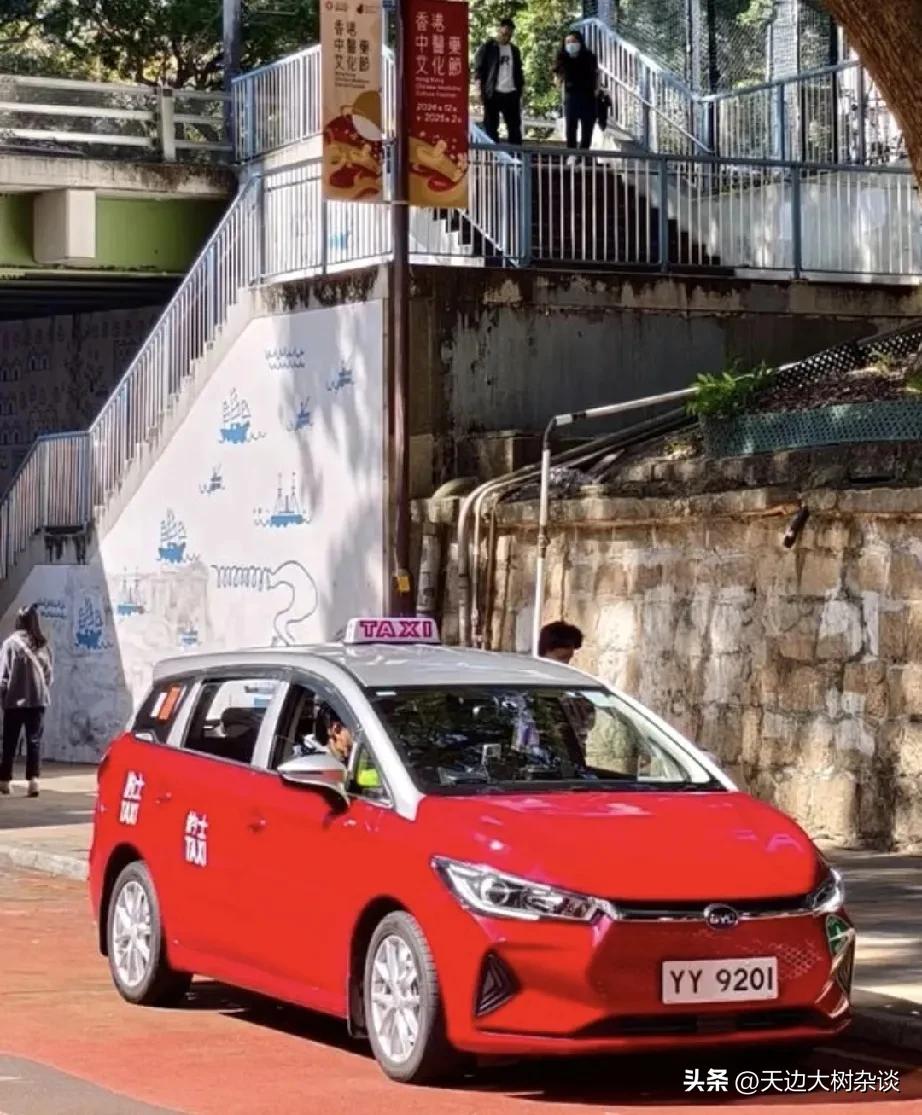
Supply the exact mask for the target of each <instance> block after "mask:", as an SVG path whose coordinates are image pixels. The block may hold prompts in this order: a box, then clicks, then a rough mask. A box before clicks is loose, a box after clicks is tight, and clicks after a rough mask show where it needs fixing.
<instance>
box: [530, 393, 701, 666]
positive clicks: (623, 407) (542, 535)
mask: <svg viewBox="0 0 922 1115" xmlns="http://www.w3.org/2000/svg"><path fill="white" fill-rule="evenodd" d="M694 394H695V388H693V387H688V388H685V389H684V390H683V391H670V392H668V393H667V394H665V395H650V396H648V397H647V398H645V399H631V400H630V401H629V402H626V403H611V404H610V405H609V406H604V407H593V408H592V409H590V410H578V411H573V412H572V413H570V414H555V415H554V417H553V418H551V420H550V421H549V422H548V424H547V426H546V427H545V430H544V437H543V438H542V440H541V494H540V497H539V501H538V557H537V562H536V565H535V611H534V616H533V618H532V635H531V650H532V654H533V655H535V657H537V655H538V642H539V639H540V637H541V627H542V623H541V619H542V615H543V612H544V580H545V565H546V563H547V546H548V535H547V522H548V502H549V498H550V494H549V489H550V481H551V435H552V434H553V433H554V431H555V430H556V429H558V428H559V427H560V426H570V425H572V424H573V423H574V422H585V421H591V420H592V419H595V418H608V417H609V416H611V415H613V414H623V413H624V412H625V411H629V410H642V409H644V408H645V407H653V406H659V405H660V404H662V403H673V402H679V401H680V400H684V399H690V398H691V397H692V396H693V395H694Z"/></svg>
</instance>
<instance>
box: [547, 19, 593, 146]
mask: <svg viewBox="0 0 922 1115" xmlns="http://www.w3.org/2000/svg"><path fill="white" fill-rule="evenodd" d="M554 76H555V80H556V81H557V84H558V85H560V86H563V92H564V101H563V112H564V117H565V118H566V126H567V147H569V148H571V149H575V148H576V145H577V138H578V139H579V146H580V147H581V148H582V150H584V151H588V150H589V148H590V147H591V146H592V131H593V128H595V125H596V121H597V119H598V111H599V109H598V97H599V89H600V85H599V60H598V58H596V56H595V54H593V52H592V51H591V50H590V49H589V47H587V46H586V40H585V39H584V38H583V35H582V32H581V31H571V32H570V33H569V34H568V35H567V37H566V38H565V39H564V41H563V46H562V47H561V48H560V53H559V54H558V55H557V62H556V64H555V66H554ZM571 158H572V156H571Z"/></svg>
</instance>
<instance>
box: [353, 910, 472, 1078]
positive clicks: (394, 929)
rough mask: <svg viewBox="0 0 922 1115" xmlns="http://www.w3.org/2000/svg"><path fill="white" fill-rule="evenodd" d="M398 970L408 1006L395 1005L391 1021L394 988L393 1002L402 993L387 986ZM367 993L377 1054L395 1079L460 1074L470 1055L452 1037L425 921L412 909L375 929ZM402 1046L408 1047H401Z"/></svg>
mask: <svg viewBox="0 0 922 1115" xmlns="http://www.w3.org/2000/svg"><path fill="white" fill-rule="evenodd" d="M382 965H383V970H382ZM376 966H377V971H376ZM395 971H396V972H397V973H398V974H399V975H400V977H401V978H400V979H399V980H398V983H399V984H402V987H401V988H398V991H399V994H400V996H401V998H400V1000H398V1001H399V1002H400V1003H401V1004H402V1005H401V1006H399V1007H394V1008H392V1009H391V1011H390V1018H391V1020H390V1022H389V1019H388V1008H387V1001H388V993H390V995H391V1001H393V999H394V998H395V997H396V996H395V995H394V989H393V986H391V987H390V989H388V986H387V985H388V984H391V985H393V977H394V973H395ZM385 972H388V973H389V974H388V975H385ZM363 995H364V1004H365V1028H366V1031H367V1033H368V1039H369V1041H370V1042H371V1048H372V1051H373V1053H374V1055H375V1059H376V1060H377V1062H378V1064H379V1065H380V1066H381V1068H382V1069H383V1070H384V1072H385V1073H386V1074H387V1076H389V1077H390V1078H391V1080H396V1081H399V1082H400V1083H403V1084H435V1083H438V1082H441V1081H445V1080H447V1079H449V1078H450V1077H453V1076H455V1075H457V1074H458V1073H460V1071H461V1069H462V1066H463V1064H464V1059H463V1058H462V1056H461V1055H460V1054H459V1053H458V1052H457V1050H455V1049H454V1048H453V1047H452V1046H451V1044H450V1043H449V1041H448V1038H447V1036H446V1032H445V1012H444V1008H443V1004H442V995H441V990H440V988H439V977H438V972H437V971H436V968H435V961H434V960H433V959H432V953H431V951H430V950H429V945H428V944H427V942H426V937H425V935H424V933H423V931H422V929H421V928H420V925H419V923H418V922H417V921H416V919H415V918H414V917H412V916H411V915H410V914H407V913H403V912H396V913H393V914H388V915H387V917H385V918H384V919H383V920H382V921H381V922H380V923H379V924H378V927H377V929H375V932H374V933H373V935H372V938H371V941H370V943H369V945H368V950H367V952H366V954H365V980H364V985H363ZM414 1000H415V1003H416V1004H418V1009H417V1010H416V1018H417V1023H416V1034H415V1037H414V1036H413V1035H412V1022H409V1025H408V1021H409V1018H408V1016H409V1015H412V1014H413V1012H414ZM397 1015H400V1017H399V1018H398V1017H397ZM403 1039H406V1040H403ZM401 1045H402V1046H403V1047H404V1048H402V1049H401V1048H398V1047H399V1046H401Z"/></svg>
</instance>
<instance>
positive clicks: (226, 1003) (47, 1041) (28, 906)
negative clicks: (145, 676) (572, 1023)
mask: <svg viewBox="0 0 922 1115" xmlns="http://www.w3.org/2000/svg"><path fill="white" fill-rule="evenodd" d="M0 942H2V946H3V947H2V957H3V961H2V975H0V1054H6V1055H8V1056H10V1057H14V1058H24V1059H26V1060H29V1061H33V1062H36V1063H37V1065H38V1066H50V1067H52V1068H54V1069H57V1070H60V1071H61V1072H63V1073H67V1074H70V1075H71V1076H74V1077H78V1078H80V1079H81V1080H84V1081H89V1082H92V1083H94V1084H96V1085H98V1086H100V1087H102V1088H105V1089H107V1090H108V1091H109V1092H114V1093H118V1094H120V1095H121V1096H123V1097H125V1098H124V1101H123V1111H124V1115H133V1112H134V1111H135V1107H134V1102H132V1101H135V1102H136V1103H138V1104H141V1103H146V1104H151V1105H156V1106H159V1107H161V1108H166V1109H169V1110H172V1111H181V1112H188V1113H190V1115H254V1112H260V1113H262V1112H266V1113H267V1115H269V1113H271V1115H303V1113H304V1112H305V1111H316V1112H322V1113H323V1115H347V1113H348V1115H356V1113H357V1112H359V1111H362V1112H377V1111H382V1110H387V1111H391V1110H392V1111H399V1112H402V1113H403V1112H405V1113H407V1115H456V1113H457V1115H462V1113H463V1115H477V1113H482V1115H507V1113H511V1112H519V1113H520V1115H526V1113H527V1115H545V1113H549V1112H552V1111H553V1112H555V1113H558V1115H568V1113H570V1112H574V1111H583V1112H587V1113H588V1112H590V1111H591V1112H593V1113H596V1112H597V1113H599V1115H610V1113H614V1112H618V1113H622V1112H627V1111H634V1110H637V1111H641V1110H642V1111H643V1112H645V1113H649V1115H655V1113H657V1112H670V1111H674V1110H675V1109H677V1108H681V1107H688V1106H690V1105H691V1106H694V1108H695V1110H696V1111H701V1112H717V1111H725V1110H726V1106H727V1103H728V1101H729V1102H731V1103H733V1104H734V1106H741V1107H745V1108H746V1109H747V1111H759V1110H766V1111H767V1110H768V1109H771V1111H772V1115H778V1113H780V1112H784V1111H788V1110H790V1111H794V1110H795V1109H796V1110H797V1111H800V1112H803V1110H804V1108H807V1109H809V1111H810V1112H817V1113H821V1112H824V1111H832V1110H834V1109H835V1110H839V1111H840V1110H841V1106H842V1104H846V1103H848V1104H852V1105H861V1106H862V1107H863V1108H864V1109H865V1110H868V1111H869V1112H874V1113H875V1115H877V1113H878V1112H880V1113H882V1115H897V1113H900V1115H922V1059H919V1062H918V1064H916V1065H915V1066H914V1065H913V1064H911V1063H910V1062H911V1061H912V1060H913V1057H912V1055H908V1054H896V1053H890V1054H888V1053H887V1052H886V1051H875V1050H871V1049H867V1048H864V1047H861V1046H859V1045H857V1044H854V1043H851V1044H849V1043H846V1044H845V1045H844V1046H842V1048H841V1049H840V1050H837V1051H834V1052H828V1053H827V1052H820V1053H815V1054H813V1055H812V1056H810V1057H809V1058H808V1059H802V1060H801V1061H799V1062H796V1061H795V1060H794V1059H793V1058H792V1057H791V1056H790V1055H787V1056H785V1055H781V1056H779V1055H778V1054H775V1055H774V1057H772V1058H769V1057H768V1055H767V1054H762V1055H760V1054H758V1053H754V1054H751V1055H749V1056H747V1058H746V1059H745V1060H744V1061H742V1062H737V1063H734V1064H732V1065H731V1064H729V1063H727V1062H725V1060H724V1059H723V1058H722V1057H721V1056H720V1054H713V1055H710V1056H707V1057H706V1058H702V1059H700V1060H698V1061H688V1060H687V1059H679V1058H677V1059H675V1060H673V1059H669V1058H662V1057H660V1058H656V1059H645V1060H640V1059H633V1060H631V1061H627V1060H614V1059H606V1060H605V1061H594V1062H588V1063H586V1062H572V1061H571V1062H558V1063H553V1062H552V1063H547V1062H543V1063H540V1064H527V1065H523V1066H515V1067H509V1068H491V1069H489V1070H488V1071H481V1072H480V1073H478V1075H477V1076H475V1077H471V1078H469V1079H468V1080H467V1081H466V1082H465V1086H464V1087H463V1088H457V1089H452V1090H420V1089H412V1088H406V1087H400V1086H398V1085H394V1084H391V1083H390V1082H388V1081H387V1080H386V1079H385V1078H384V1077H383V1076H382V1074H381V1073H380V1071H379V1070H378V1068H377V1066H376V1065H375V1064H374V1062H373V1061H372V1060H371V1058H370V1056H369V1055H368V1054H367V1052H366V1050H365V1048H364V1047H363V1046H360V1045H353V1044H351V1043H350V1042H349V1040H348V1038H347V1037H346V1034H345V1031H344V1028H343V1027H342V1026H341V1025H339V1024H338V1023H336V1022H333V1021H329V1020H326V1019H323V1018H320V1017H318V1016H315V1015H311V1014H308V1013H307V1012H304V1011H299V1010H295V1009H292V1008H288V1007H283V1006H279V1005H276V1004H274V1003H271V1002H268V1001H266V1000H262V999H258V998H256V997H253V996H248V995H244V994H240V993H237V992H234V991H232V990H229V989H225V988H222V987H218V986H215V985H212V984H209V983H205V982H203V983H196V984H195V995H194V996H193V997H192V998H190V1000H189V1003H188V1005H187V1006H185V1007H184V1008H183V1009H180V1010H170V1011H155V1010H145V1009H141V1008H137V1007H131V1006H128V1005H127V1004H126V1003H123V1002H122V1000H121V999H120V998H119V997H118V995H117V994H116V992H115V991H114V989H113V988H112V985H111V983H110V980H109V973H108V968H107V966H106V962H105V960H104V959H103V958H102V957H100V956H99V955H98V953H97V951H96V948H95V930H94V927H93V925H92V922H91V919H90V914H89V903H88V900H87V897H86V890H85V888H84V887H83V886H82V885H81V884H77V883H73V882H70V881H67V880H62V879H52V878H48V877H45V876H39V875H31V874H24V873H19V872H13V871H12V870H8V869H5V868H0ZM286 945H287V946H289V947H291V946H295V947H302V948H309V947H310V942H309V941H300V942H286ZM11 1063H14V1062H11ZM692 1067H697V1068H698V1069H699V1070H701V1072H702V1077H704V1076H706V1070H707V1069H708V1068H711V1067H713V1068H727V1069H728V1070H729V1071H730V1078H731V1080H732V1079H733V1078H734V1076H735V1075H736V1073H738V1072H740V1071H742V1070H743V1069H747V1070H752V1071H754V1072H757V1073H765V1072H766V1071H767V1070H769V1069H781V1070H783V1069H788V1070H792V1069H800V1070H801V1071H804V1072H806V1073H807V1074H808V1076H809V1077H810V1078H811V1079H815V1077H816V1074H817V1073H823V1074H824V1078H823V1079H824V1082H825V1083H826V1084H827V1086H828V1085H829V1084H830V1083H831V1074H832V1073H833V1071H838V1072H846V1071H851V1072H853V1073H857V1072H862V1073H873V1074H874V1075H875V1077H876V1076H877V1074H878V1073H880V1072H881V1071H883V1070H888V1069H896V1070H897V1071H899V1072H900V1078H901V1080H900V1083H901V1088H900V1093H899V1094H898V1095H894V1094H893V1093H888V1094H886V1095H884V1094H880V1093H877V1092H865V1093H854V1092H853V1093H851V1094H845V1093H841V1092H839V1093H836V1094H835V1095H831V1094H830V1095H824V1094H822V1093H813V1094H806V1095H796V1096H794V1095H779V1094H772V1095H762V1096H760V1097H756V1098H748V1099H744V1098H742V1097H740V1096H739V1095H734V1094H733V1093H732V1092H731V1094H729V1095H722V1096H711V1097H708V1096H707V1095H704V1096H699V1095H690V1094H688V1093H687V1092H686V1091H685V1089H684V1087H683V1081H684V1079H685V1072H686V1070H687V1069H689V1068H692ZM6 1071H7V1072H8V1073H9V1072H11V1071H12V1070H9V1069H7V1070H6ZM40 1076H41V1074H40V1073H39V1072H38V1070H36V1072H35V1074H34V1076H33V1077H31V1078H30V1076H29V1075H28V1074H27V1073H23V1074H22V1079H21V1080H19V1081H18V1082H7V1083H4V1077H3V1075H2V1074H0V1115H19V1112H20V1111H22V1112H23V1115H26V1113H31V1112H32V1111H38V1110H40V1111H41V1115H70V1112H71V1110H73V1108H69V1107H68V1105H67V1099H66V1096H67V1091H66V1089H65V1087H64V1086H63V1085H62V1084H60V1083H59V1082H60V1080H61V1079H66V1078H59V1077H58V1076H57V1074H53V1073H46V1074H44V1075H43V1076H41V1079H42V1080H47V1081H49V1083H48V1084H47V1091H46V1093H45V1095H46V1096H47V1097H48V1098H47V1099H45V1100H44V1101H43V1105H42V1106H41V1108H39V1107H37V1106H36V1105H35V1103H34V1097H32V1099H31V1101H30V1102H26V1098H25V1093H24V1092H23V1091H22V1089H23V1088H26V1087H27V1086H28V1084H29V1080H30V1079H35V1080H38V1079H39V1078H40ZM763 1079H764V1077H763ZM777 1079H781V1078H780V1077H779V1078H777ZM863 1079H867V1077H864V1078H863ZM17 1088H19V1089H20V1091H19V1092H18V1093H17V1092H16V1089H17ZM17 1095H18V1097H19V1098H18V1099H17ZM55 1097H57V1098H55ZM30 1104H31V1105H30ZM100 1110H101V1107H100ZM106 1110H108V1107H107V1108H106Z"/></svg>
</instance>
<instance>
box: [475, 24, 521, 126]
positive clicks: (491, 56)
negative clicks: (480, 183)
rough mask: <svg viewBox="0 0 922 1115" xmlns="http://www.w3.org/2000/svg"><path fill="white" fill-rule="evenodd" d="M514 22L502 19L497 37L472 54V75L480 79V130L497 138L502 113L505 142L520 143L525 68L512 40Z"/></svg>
mask: <svg viewBox="0 0 922 1115" xmlns="http://www.w3.org/2000/svg"><path fill="white" fill-rule="evenodd" d="M514 34H515V24H514V23H513V22H512V20H511V19H504V20H501V21H500V23H499V26H498V27H497V29H496V37H495V38H493V39H490V40H489V41H488V42H485V43H484V44H483V45H482V46H481V47H480V49H479V50H478V51H477V55H476V57H475V58H474V75H475V76H476V78H477V81H478V82H479V83H480V96H481V99H482V101H483V130H484V131H485V132H486V133H487V135H488V136H489V137H490V139H492V140H493V142H494V143H498V142H499V118H500V116H502V118H503V120H504V121H505V124H506V131H507V133H508V135H509V140H508V142H509V143H510V144H511V145H512V146H514V147H518V146H520V145H521V143H522V94H523V93H524V91H525V71H524V70H523V68H522V54H521V52H520V51H519V48H518V47H517V46H516V45H515V43H514V42H513V41H512V36H513V35H514Z"/></svg>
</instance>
